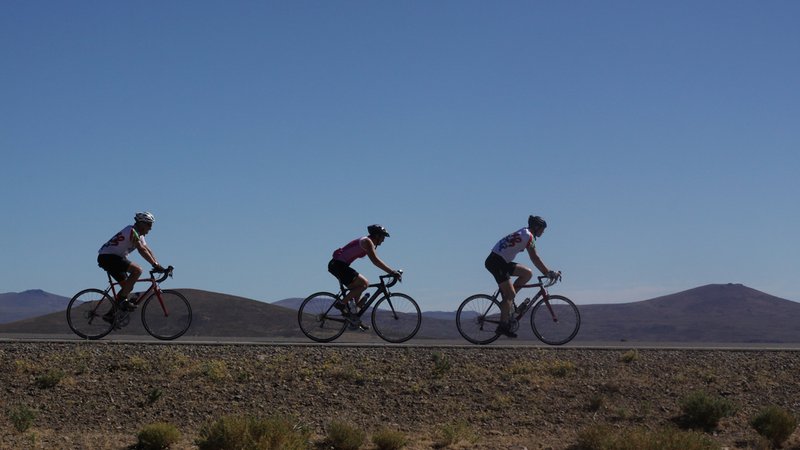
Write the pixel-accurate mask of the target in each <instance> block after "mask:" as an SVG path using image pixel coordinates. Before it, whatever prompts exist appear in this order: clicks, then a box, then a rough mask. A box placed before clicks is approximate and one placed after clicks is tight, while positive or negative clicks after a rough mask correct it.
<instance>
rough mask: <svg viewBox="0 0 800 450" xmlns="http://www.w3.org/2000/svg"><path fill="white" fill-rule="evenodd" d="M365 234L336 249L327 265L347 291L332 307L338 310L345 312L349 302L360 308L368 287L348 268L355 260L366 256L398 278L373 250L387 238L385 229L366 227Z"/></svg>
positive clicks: (366, 283)
mask: <svg viewBox="0 0 800 450" xmlns="http://www.w3.org/2000/svg"><path fill="white" fill-rule="evenodd" d="M367 232H368V233H369V235H368V236H364V237H360V238H356V239H353V240H352V241H350V242H348V243H347V245H345V246H344V247H341V248H338V249H336V250H335V251H334V252H333V257H332V258H331V260H330V262H329V263H328V272H330V273H331V275H333V276H334V277H336V279H337V280H339V282H340V283H342V284H343V285H344V286H345V287H347V289H348V292H347V295H346V296H345V297H344V298H343V299H342V300H341V303H337V304H335V305H334V306H336V308H337V309H339V310H342V311H346V308H347V304H348V303H349V302H350V300H353V301H355V302H356V306H357V307H359V308H360V307H361V306H362V305H361V304H360V302H361V294H362V293H363V292H364V291H365V290H366V289H367V287H368V286H369V281H368V280H367V279H366V278H365V277H364V275H361V274H359V273H358V272H356V271H355V269H353V268H352V267H350V264H352V263H353V261H355V260H356V259H358V258H363V257H365V256H368V257H369V259H370V261H372V264H375V266H376V267H378V268H379V269H381V270H383V271H385V272H386V273H389V274H398V276H399V272H397V271H395V270H394V269H392V268H390V267H389V266H388V265H386V263H384V262H383V261H382V260H381V259H380V258H378V254H377V253H376V252H375V249H377V248H378V246H379V245H381V244H382V243H383V241H384V240H385V239H386V238H387V237H389V232H388V231H386V228H384V227H382V226H380V225H377V224H375V225H370V226H368V227H367ZM360 326H361V328H362V329H366V326H365V325H360Z"/></svg>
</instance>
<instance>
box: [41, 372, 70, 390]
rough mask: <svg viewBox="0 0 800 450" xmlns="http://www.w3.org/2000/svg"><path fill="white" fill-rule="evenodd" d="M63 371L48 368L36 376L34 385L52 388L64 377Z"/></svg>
mask: <svg viewBox="0 0 800 450" xmlns="http://www.w3.org/2000/svg"><path fill="white" fill-rule="evenodd" d="M64 376H65V374H64V371H63V370H60V369H50V370H48V371H47V372H45V373H44V374H42V375H39V376H38V377H36V381H35V382H36V386H39V387H40V388H42V389H48V388H52V387H55V386H57V385H58V383H60V382H61V380H62V379H64Z"/></svg>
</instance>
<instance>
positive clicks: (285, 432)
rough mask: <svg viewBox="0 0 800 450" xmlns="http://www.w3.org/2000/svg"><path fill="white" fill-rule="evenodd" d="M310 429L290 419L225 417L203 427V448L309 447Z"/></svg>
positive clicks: (268, 449)
mask: <svg viewBox="0 0 800 450" xmlns="http://www.w3.org/2000/svg"><path fill="white" fill-rule="evenodd" d="M308 438H309V433H308V431H307V430H306V429H305V428H303V427H301V426H299V425H297V424H296V423H295V422H293V421H291V420H290V419H288V418H285V417H280V416H273V417H269V418H267V419H258V418H255V417H240V416H225V417H222V418H221V419H218V420H216V421H215V422H213V423H211V424H209V425H206V426H205V427H203V428H202V429H201V430H200V437H199V438H198V439H197V442H195V443H196V444H197V447H198V448H199V449H200V450H299V449H306V448H308Z"/></svg>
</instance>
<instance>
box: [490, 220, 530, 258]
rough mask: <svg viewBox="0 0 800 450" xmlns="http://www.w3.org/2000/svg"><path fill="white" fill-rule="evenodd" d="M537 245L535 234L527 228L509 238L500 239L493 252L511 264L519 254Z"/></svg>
mask: <svg viewBox="0 0 800 450" xmlns="http://www.w3.org/2000/svg"><path fill="white" fill-rule="evenodd" d="M535 245H536V241H535V240H534V239H533V233H531V231H530V230H529V229H527V228H521V229H519V230H517V231H515V232H513V233H511V234H509V235H508V236H506V237H504V238H503V239H500V241H498V242H497V244H495V246H494V248H492V251H493V252H495V253H497V254H498V255H500V256H502V257H503V259H504V260H505V261H506V262H511V261H513V260H514V258H515V257H516V256H517V253H519V252H521V251H523V250H526V249H528V248H531V247H533V246H535Z"/></svg>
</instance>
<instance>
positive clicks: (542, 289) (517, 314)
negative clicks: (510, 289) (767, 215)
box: [487, 276, 558, 322]
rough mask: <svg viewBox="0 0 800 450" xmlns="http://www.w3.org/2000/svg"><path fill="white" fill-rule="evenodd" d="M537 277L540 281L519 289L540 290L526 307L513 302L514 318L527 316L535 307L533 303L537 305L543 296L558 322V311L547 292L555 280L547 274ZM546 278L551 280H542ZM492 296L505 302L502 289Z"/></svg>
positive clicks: (554, 319)
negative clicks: (546, 281)
mask: <svg viewBox="0 0 800 450" xmlns="http://www.w3.org/2000/svg"><path fill="white" fill-rule="evenodd" d="M537 279H538V280H539V282H538V283H531V284H525V285H523V286H520V287H519V289H517V292H520V291H521V290H523V289H528V288H539V292H537V293H536V295H534V296H533V297H531V301H530V302H528V304H527V305H525V307H524V308H522V309H520V308H518V307H517V304H516V302H515V303H514V304H513V305H514V312H513V316H514V319H516V320H520V319H522V317H523V316H525V314H526V313H527V312H528V311H529V310H530V309H531V307H533V305H535V304H536V303H537V302H538V301H539V299H540V298H541V299H543V300H542V301H543V302H544V304H545V306H547V310H548V311H549V312H550V316H551V317H552V318H553V322H558V317H557V316H556V312H555V311H554V310H553V307H552V306H550V301H549V300H550V294H548V293H547V288H548V287H550V286H552V285H554V284H555V280H553V279H551V278H548V277H546V276H541V277H537ZM544 279H548V280H550V282H549V283H547V284H545V282H543V281H542V280H544ZM492 298H493V299H495V300H497V301H498V302H501V303H502V302H503V298H502V295H500V290H499V289H498V290H496V291H495V292H494V294H493V295H492ZM487 312H488V310H487Z"/></svg>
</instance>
